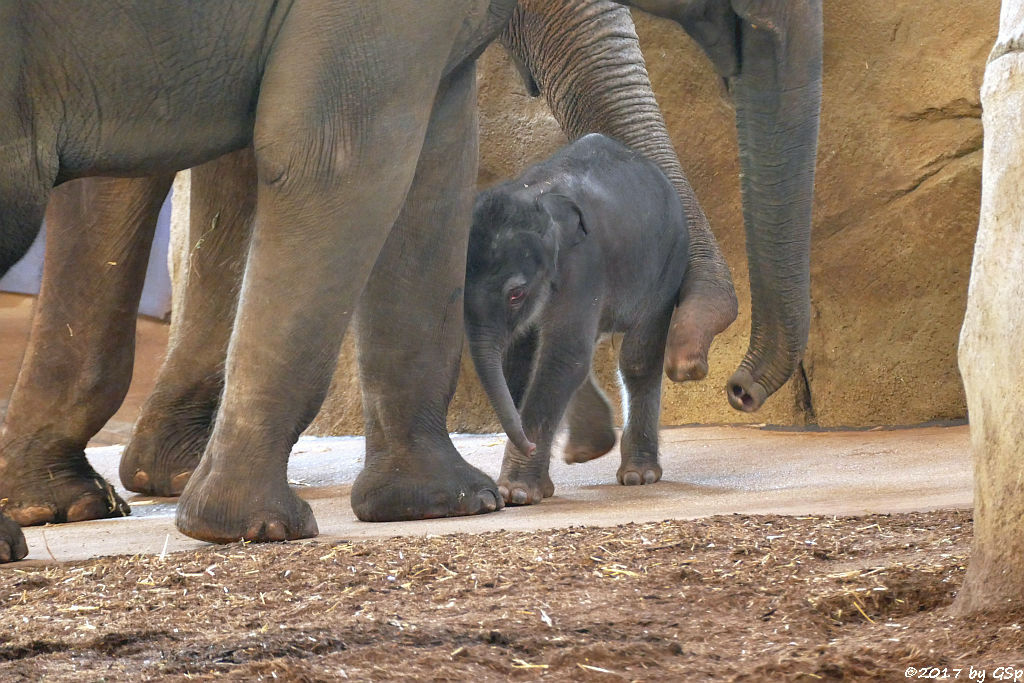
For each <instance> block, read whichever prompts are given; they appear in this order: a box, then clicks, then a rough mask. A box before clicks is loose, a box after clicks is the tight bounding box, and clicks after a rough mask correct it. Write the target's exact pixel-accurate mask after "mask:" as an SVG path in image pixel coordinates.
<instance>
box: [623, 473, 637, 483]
mask: <svg viewBox="0 0 1024 683" xmlns="http://www.w3.org/2000/svg"><path fill="white" fill-rule="evenodd" d="M622 483H623V484H625V485H626V486H639V485H640V475H639V474H638V473H636V472H626V473H625V474H624V475H622Z"/></svg>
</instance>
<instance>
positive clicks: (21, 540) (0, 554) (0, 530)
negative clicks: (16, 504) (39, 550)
mask: <svg viewBox="0 0 1024 683" xmlns="http://www.w3.org/2000/svg"><path fill="white" fill-rule="evenodd" d="M26 555H28V546H27V545H26V544H25V535H24V534H22V533H21V527H20V526H19V525H18V524H17V523H16V522H15V521H14V520H13V519H11V518H10V517H8V516H7V515H5V514H4V513H3V512H2V511H0V563H3V562H16V561H17V560H20V559H21V558H23V557H25V556H26Z"/></svg>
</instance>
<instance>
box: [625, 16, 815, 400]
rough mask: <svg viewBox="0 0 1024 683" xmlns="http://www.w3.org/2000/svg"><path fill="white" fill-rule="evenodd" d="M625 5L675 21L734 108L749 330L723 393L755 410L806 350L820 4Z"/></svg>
mask: <svg viewBox="0 0 1024 683" xmlns="http://www.w3.org/2000/svg"><path fill="white" fill-rule="evenodd" d="M623 1H624V2H626V1H627V0H623ZM628 3H629V4H632V5H636V6H637V7H640V8H641V9H644V10H647V11H650V12H653V13H655V14H658V15H660V16H664V17H668V18H671V19H674V20H675V21H677V22H678V23H680V24H681V25H682V26H683V28H685V29H686V31H687V32H688V33H689V34H690V35H691V36H692V37H693V38H694V39H695V40H696V41H697V42H698V43H699V44H700V46H701V47H702V48H703V49H704V52H705V53H706V54H707V55H708V57H709V58H710V59H711V61H712V63H713V64H714V66H715V70H716V71H717V72H718V74H719V75H720V76H721V77H722V78H724V79H726V80H727V81H728V83H729V89H730V92H731V93H732V97H733V102H734V103H735V105H736V130H737V136H738V140H739V147H740V170H741V183H740V187H741V190H742V193H743V223H744V227H745V229H746V233H747V261H748V265H749V271H750V296H751V324H750V346H749V348H748V350H747V353H746V355H745V357H744V358H743V361H742V362H741V364H740V367H739V368H738V369H737V370H736V372H735V373H734V374H733V376H732V377H731V378H730V379H729V382H728V386H727V389H726V391H727V395H728V398H729V403H730V404H731V405H732V406H733V407H734V408H736V409H737V410H744V411H754V410H757V409H758V408H760V407H761V405H762V404H763V403H764V401H765V400H766V399H767V398H768V397H769V396H771V395H772V394H773V393H774V392H775V391H777V390H778V389H779V387H781V386H782V385H783V384H785V382H786V380H788V379H789V377H790V376H791V375H792V374H793V372H794V371H795V370H796V368H797V366H798V365H799V363H800V359H801V358H802V357H803V353H804V348H805V347H806V346H807V335H808V330H809V327H810V315H811V300H810V253H811V200H812V198H813V194H814V162H815V155H816V152H817V144H818V118H819V110H820V107H821V62H822V8H821V0H628ZM694 247H695V245H694V244H693V243H692V242H691V248H694ZM691 267H692V265H691ZM686 277H687V281H690V279H691V273H687V276H686ZM685 288H686V287H685V286H684V289H685ZM677 318H678V314H677ZM675 329H676V322H673V334H674V333H675ZM669 352H670V353H671V343H670V349H669Z"/></svg>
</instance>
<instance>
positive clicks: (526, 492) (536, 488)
mask: <svg viewBox="0 0 1024 683" xmlns="http://www.w3.org/2000/svg"><path fill="white" fill-rule="evenodd" d="M498 495H500V496H501V497H502V498H503V499H504V500H505V503H506V504H507V505H536V504H537V503H539V502H541V501H542V500H544V499H545V498H550V497H551V496H553V495H555V484H554V482H552V481H551V477H550V476H548V475H546V474H545V475H544V476H543V477H542V478H540V479H539V480H536V481H535V480H532V479H526V478H524V477H520V478H517V479H506V478H505V477H499V478H498Z"/></svg>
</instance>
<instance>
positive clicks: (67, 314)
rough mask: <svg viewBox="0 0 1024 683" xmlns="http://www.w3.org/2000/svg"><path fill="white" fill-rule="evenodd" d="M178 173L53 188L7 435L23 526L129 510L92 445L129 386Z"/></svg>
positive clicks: (6, 479)
mask: <svg viewBox="0 0 1024 683" xmlns="http://www.w3.org/2000/svg"><path fill="white" fill-rule="evenodd" d="M171 178H172V176H159V177H153V178H138V179H123V178H88V179H83V180H77V181H72V182H70V183H67V184H65V185H62V186H60V187H58V188H57V189H56V190H54V192H53V193H52V195H51V202H50V206H49V210H48V212H47V233H48V234H47V246H46V257H45V265H44V269H43V283H42V287H41V289H40V292H39V300H38V302H37V304H36V311H35V316H34V318H33V322H32V330H31V333H30V336H29V343H28V348H27V350H26V352H25V357H24V360H23V361H22V367H21V372H20V373H19V375H18V380H17V383H16V384H15V387H14V393H13V395H12V397H11V402H10V405H9V406H8V409H7V414H6V416H5V419H4V426H3V430H2V432H0V454H2V455H0V498H7V499H8V508H7V511H8V514H9V515H10V516H11V517H12V518H13V519H14V520H15V521H17V522H18V523H19V524H21V525H23V526H25V525H31V524H43V523H49V522H75V521H80V520H86V519H98V518H102V517H111V516H120V515H127V514H128V513H129V508H128V506H127V505H126V504H125V503H124V501H122V500H121V499H120V498H119V497H118V495H117V494H116V493H115V492H114V490H113V488H112V487H111V486H110V484H108V483H107V482H106V481H105V480H104V479H103V478H102V477H101V476H100V475H99V474H97V473H96V472H95V470H93V468H92V467H91V466H90V465H89V463H88V461H87V460H86V458H85V451H84V449H85V445H86V443H87V442H88V441H89V439H90V438H91V437H92V436H93V435H94V434H95V433H96V432H97V431H99V430H100V429H101V428H102V427H103V425H104V424H105V423H106V421H107V420H108V419H110V417H111V416H112V415H113V414H114V412H115V411H116V410H117V408H118V407H119V406H120V405H121V401H123V400H124V396H125V394H126V393H127V391H128V385H129V384H130V382H131V376H132V364H133V361H134V350H135V316H136V313H137V311H138V305H139V296H140V295H141V292H142V285H143V281H144V280H145V275H146V264H147V262H148V258H149V248H150V245H151V243H152V240H153V232H154V231H153V226H154V225H155V224H156V218H157V214H158V213H159V210H160V205H161V203H162V202H163V199H164V197H165V196H166V195H167V190H168V189H169V187H170V183H171Z"/></svg>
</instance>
